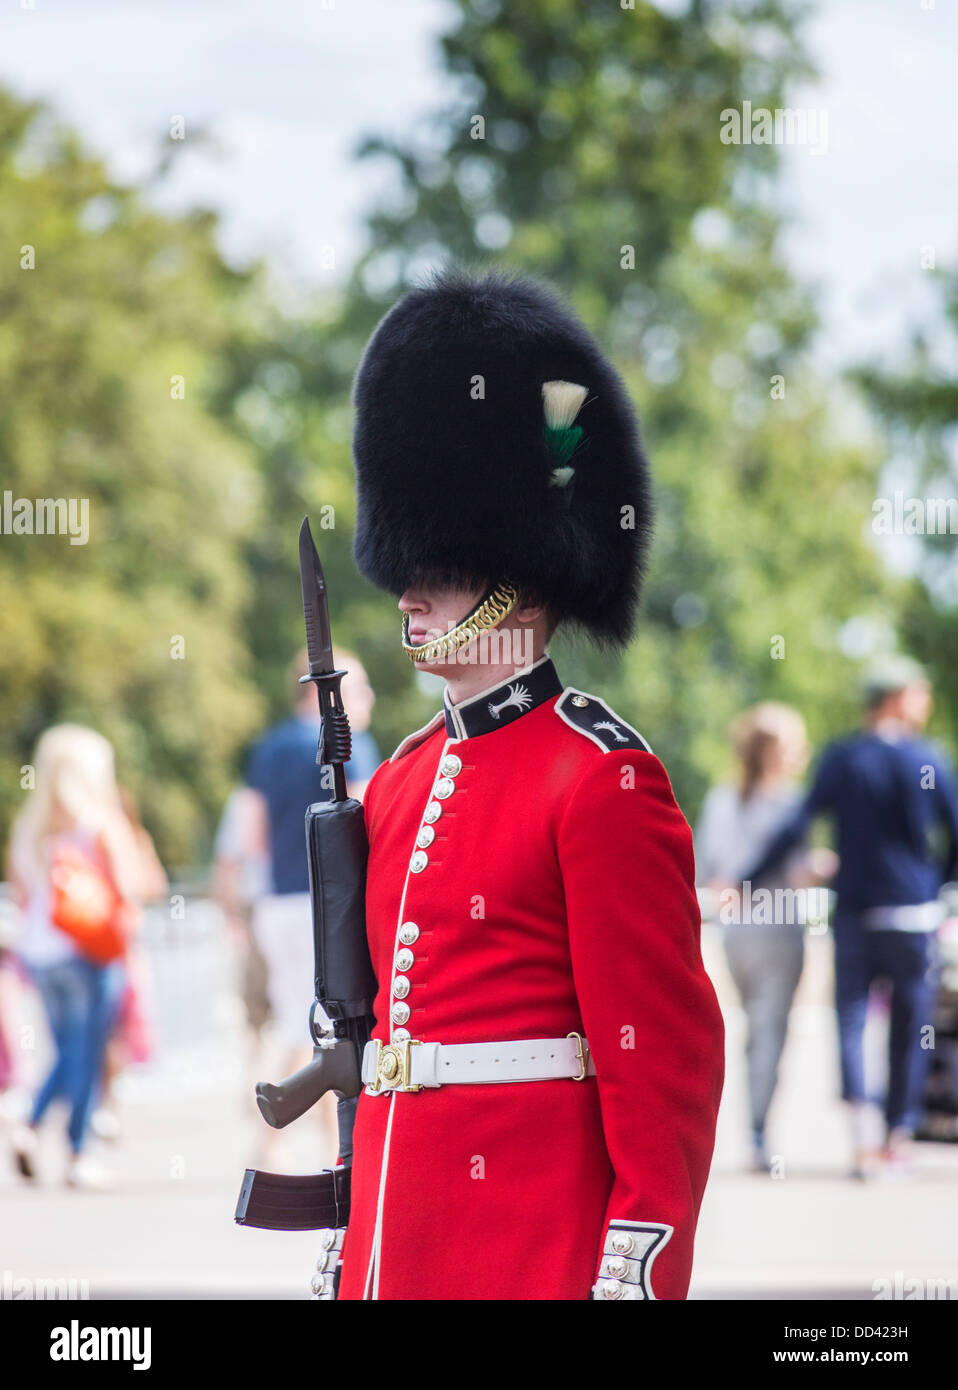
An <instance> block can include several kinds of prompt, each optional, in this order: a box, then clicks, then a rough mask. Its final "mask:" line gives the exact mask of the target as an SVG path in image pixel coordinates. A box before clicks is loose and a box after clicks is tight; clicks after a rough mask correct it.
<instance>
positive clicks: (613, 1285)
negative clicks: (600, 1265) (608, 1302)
mask: <svg viewBox="0 0 958 1390" xmlns="http://www.w3.org/2000/svg"><path fill="white" fill-rule="evenodd" d="M599 1293H600V1294H601V1296H602V1297H603V1298H621V1297H622V1285H621V1284H620V1283H619V1281H618V1279H605V1280H603V1282H602V1284H601V1285H600V1287H599Z"/></svg>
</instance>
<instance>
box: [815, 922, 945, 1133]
mask: <svg viewBox="0 0 958 1390" xmlns="http://www.w3.org/2000/svg"><path fill="white" fill-rule="evenodd" d="M936 945H937V938H936V936H935V933H934V932H909V931H892V930H885V929H875V928H870V927H863V926H862V925H861V923H860V921H859V919H858V917H857V915H856V914H854V913H842V912H839V913H838V914H837V915H836V918H835V1004H836V1007H837V1010H838V1037H839V1046H840V1049H841V1066H842V1097H843V1099H844V1100H851V1101H862V1100H866V1099H867V1097H866V1095H865V1067H864V1058H863V1053H862V1036H863V1034H864V1031H865V1015H866V1012H867V1009H868V992H869V989H870V987H871V984H872V981H873V980H876V979H881V978H883V979H887V980H889V981H890V982H891V1026H890V1032H889V1038H888V1096H887V1098H886V1101H885V1120H886V1123H887V1125H888V1128H889V1129H896V1128H902V1129H907V1130H914V1129H916V1128H917V1126H918V1123H919V1121H920V1120H921V1115H922V1108H923V1107H922V1096H923V1093H924V1087H925V1081H926V1078H927V1076H928V1067H929V1064H930V1062H931V1058H932V1050H931V1049H930V1048H927V1047H922V1037H923V1034H922V1029H923V1028H925V1027H927V1026H928V1025H929V1024H931V1023H933V1022H934V1017H933V1015H934V1007H935V997H936V992H937V968H936V960H937V951H936Z"/></svg>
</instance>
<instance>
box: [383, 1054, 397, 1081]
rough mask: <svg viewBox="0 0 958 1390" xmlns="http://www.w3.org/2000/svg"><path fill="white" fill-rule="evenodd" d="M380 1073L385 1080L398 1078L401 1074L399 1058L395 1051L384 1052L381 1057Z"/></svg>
mask: <svg viewBox="0 0 958 1390" xmlns="http://www.w3.org/2000/svg"><path fill="white" fill-rule="evenodd" d="M379 1075H380V1078H381V1079H382V1080H383V1081H395V1080H396V1077H397V1076H398V1075H399V1058H398V1057H397V1056H396V1054H395V1052H388V1051H384V1052H383V1054H382V1056H381V1057H380V1059H379Z"/></svg>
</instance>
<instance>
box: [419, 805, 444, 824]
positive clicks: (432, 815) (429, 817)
mask: <svg viewBox="0 0 958 1390" xmlns="http://www.w3.org/2000/svg"><path fill="white" fill-rule="evenodd" d="M441 815H442V807H441V806H440V805H439V802H438V801H430V803H429V805H428V806H427V807H426V813H425V815H424V816H423V820H424V821H425V822H426V824H427V825H432V824H433V822H434V821H437V820H438V819H439V817H440V816H441Z"/></svg>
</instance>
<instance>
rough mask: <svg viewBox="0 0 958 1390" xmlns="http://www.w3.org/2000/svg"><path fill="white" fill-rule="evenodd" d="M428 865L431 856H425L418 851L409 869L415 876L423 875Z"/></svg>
mask: <svg viewBox="0 0 958 1390" xmlns="http://www.w3.org/2000/svg"><path fill="white" fill-rule="evenodd" d="M428 863H429V855H428V854H425V853H424V852H423V851H422V850H421V849H417V850H416V853H415V854H414V855H413V857H412V858H411V859H410V861H409V867H410V869H412V871H413V873H414V874H421V873H422V871H423V869H424V868H425V867H426V865H427V864H428Z"/></svg>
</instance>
